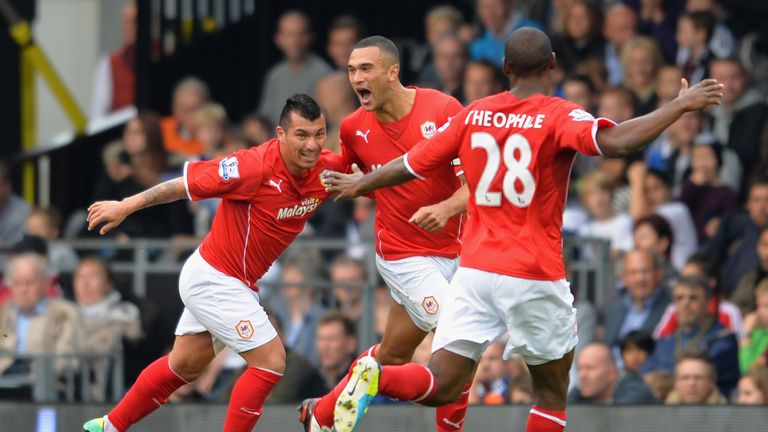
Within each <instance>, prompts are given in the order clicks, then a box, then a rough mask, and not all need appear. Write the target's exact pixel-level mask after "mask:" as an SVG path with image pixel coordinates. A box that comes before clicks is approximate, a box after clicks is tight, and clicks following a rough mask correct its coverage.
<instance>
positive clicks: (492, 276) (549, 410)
mask: <svg viewBox="0 0 768 432" xmlns="http://www.w3.org/2000/svg"><path fill="white" fill-rule="evenodd" d="M554 69H555V55H554V53H553V52H552V47H551V45H550V41H549V38H548V37H547V36H546V35H545V34H544V33H542V32H541V31H539V30H534V29H527V28H526V29H520V30H517V31H515V32H513V33H512V34H511V35H510V37H509V39H508V40H507V42H506V46H505V60H504V70H505V73H506V74H507V75H508V76H509V78H510V82H511V83H512V89H511V90H510V91H509V92H503V93H499V94H497V95H494V96H490V97H487V98H484V99H480V100H478V101H476V102H475V103H473V104H471V105H470V106H468V107H467V108H465V109H464V110H462V111H461V112H460V113H458V114H457V115H456V116H455V117H454V119H453V120H452V121H451V123H450V125H449V126H448V127H447V128H446V129H445V130H444V131H443V132H442V133H440V134H438V135H436V136H435V137H433V138H432V139H431V140H427V141H423V142H421V143H420V144H419V145H417V146H416V147H414V148H413V149H411V150H410V151H409V152H408V153H406V154H405V155H404V156H403V157H401V158H398V159H396V160H394V161H392V162H390V163H388V164H387V165H385V166H384V167H382V168H380V169H378V170H376V171H375V172H373V173H370V174H366V175H365V176H360V175H359V174H350V175H345V174H341V173H325V174H324V176H323V177H324V182H325V183H326V184H327V185H328V186H329V190H330V191H332V192H338V197H337V199H344V198H348V197H353V196H358V195H362V194H366V193H370V192H371V191H373V190H375V189H378V188H382V187H391V186H394V185H399V184H402V183H404V182H407V181H410V180H413V179H415V178H418V179H425V178H429V177H431V176H432V175H433V172H434V171H435V169H437V168H439V167H441V166H443V165H444V164H445V163H447V162H448V161H451V160H452V159H453V158H455V157H457V156H458V157H459V158H460V159H461V161H462V167H463V168H464V172H465V175H466V181H467V184H468V185H469V191H470V197H469V203H468V217H467V224H466V232H465V234H464V237H463V240H464V244H463V246H462V253H461V265H460V267H459V269H458V270H457V271H456V274H455V275H454V277H453V280H452V281H451V285H450V292H449V297H447V298H446V299H445V301H444V304H443V305H442V309H443V310H442V313H441V316H440V321H439V325H438V326H437V331H436V334H435V339H434V342H433V345H432V350H433V354H432V357H431V360H430V363H429V366H428V367H423V366H420V365H417V364H413V363H410V364H406V365H401V366H383V367H382V366H380V365H379V363H378V362H376V360H375V359H373V358H371V357H365V358H362V359H360V360H358V362H357V364H356V365H355V366H354V367H353V368H352V371H351V373H350V378H349V380H348V384H347V386H346V387H345V388H344V389H343V391H342V392H341V395H340V396H339V399H338V402H337V406H336V409H335V419H334V423H335V427H336V431H337V432H348V431H351V430H353V429H354V428H355V426H356V425H357V423H358V422H359V420H360V418H361V417H362V415H363V414H364V413H365V411H366V410H367V406H368V403H369V402H370V398H371V397H372V396H373V395H375V394H377V393H381V394H384V395H385V396H389V397H393V398H396V399H399V400H411V401H416V402H420V403H422V404H425V405H429V406H440V405H443V404H446V403H450V402H452V401H454V400H456V398H458V397H459V395H460V393H461V391H462V389H463V388H464V384H465V383H466V382H467V380H468V379H469V377H471V376H472V373H473V370H474V368H475V366H476V364H477V361H478V359H479V358H480V355H481V353H482V352H483V350H485V348H486V347H487V346H488V345H489V344H490V343H491V342H492V341H494V340H496V339H497V338H498V337H499V336H502V335H503V334H505V333H507V332H509V339H508V341H507V344H506V347H505V357H508V356H509V354H511V353H517V354H520V355H521V356H522V357H523V358H524V359H525V361H526V363H527V364H528V367H529V370H530V372H531V377H532V379H533V385H534V389H535V391H536V404H535V406H534V407H533V409H531V411H530V415H529V418H528V426H527V429H526V430H527V431H528V432H531V431H537V432H559V431H562V430H564V428H565V424H566V416H565V401H566V392H567V389H568V370H569V369H570V366H571V362H572V359H573V348H574V346H575V345H576V342H577V337H576V311H575V309H574V308H573V296H572V295H571V293H570V289H569V285H568V282H567V281H566V280H565V279H564V278H565V268H564V265H563V259H562V237H561V224H562V214H563V207H564V205H565V199H566V196H567V192H568V177H569V173H570V168H571V165H572V163H573V160H574V157H575V156H576V154H577V153H584V154H587V155H590V156H596V155H603V156H607V157H620V156H625V155H627V154H629V153H632V152H634V151H636V150H639V149H641V148H642V147H643V146H645V145H646V144H647V143H649V142H650V141H651V140H653V139H654V138H655V137H656V136H658V135H659V134H660V133H661V132H662V131H663V130H664V129H665V128H666V127H667V126H669V125H670V124H672V123H673V122H675V121H676V120H677V119H678V118H680V116H682V115H683V114H684V113H686V112H689V111H696V110H700V109H702V108H705V107H708V106H710V105H714V104H717V103H719V101H720V100H721V98H722V89H723V87H722V85H720V84H719V83H717V81H714V80H704V81H702V82H701V83H700V84H699V85H696V86H695V87H692V88H688V86H687V82H685V81H684V82H683V86H682V87H683V88H682V90H681V91H680V94H679V95H678V97H677V98H676V99H675V100H673V101H671V102H669V103H667V104H666V105H664V106H662V107H661V108H659V109H658V110H656V111H654V112H652V113H650V114H647V115H645V116H642V117H639V118H635V119H632V120H629V121H626V122H623V123H621V124H619V125H615V124H614V123H613V122H611V121H610V120H606V119H595V118H593V117H592V116H591V115H590V114H589V113H587V112H586V111H584V110H583V109H582V108H581V107H579V106H578V105H575V104H573V103H572V102H568V101H565V100H563V99H559V98H554V97H549V96H547V95H548V94H549V93H550V90H551V78H552V71H553V70H554Z"/></svg>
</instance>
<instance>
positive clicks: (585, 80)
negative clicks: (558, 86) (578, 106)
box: [563, 74, 597, 94]
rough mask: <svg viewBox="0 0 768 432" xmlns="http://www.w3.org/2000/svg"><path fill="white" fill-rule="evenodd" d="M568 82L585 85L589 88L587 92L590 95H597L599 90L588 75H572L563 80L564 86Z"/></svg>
mask: <svg viewBox="0 0 768 432" xmlns="http://www.w3.org/2000/svg"><path fill="white" fill-rule="evenodd" d="M567 82H577V83H581V84H584V85H585V86H586V87H587V90H588V91H589V93H590V94H595V92H596V91H597V88H596V87H595V83H594V82H593V81H592V79H591V78H590V77H588V76H586V75H580V74H577V75H571V76H569V77H567V78H565V80H563V84H565V83H567Z"/></svg>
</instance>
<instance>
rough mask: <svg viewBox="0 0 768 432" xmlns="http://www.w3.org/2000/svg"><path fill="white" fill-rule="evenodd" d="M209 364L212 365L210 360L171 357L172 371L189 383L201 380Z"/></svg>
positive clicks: (191, 357) (183, 356)
mask: <svg viewBox="0 0 768 432" xmlns="http://www.w3.org/2000/svg"><path fill="white" fill-rule="evenodd" d="M208 363H210V360H209V359H205V358H203V357H194V356H188V355H171V369H173V371H174V372H175V373H176V374H177V375H179V376H180V377H182V378H184V380H185V381H188V382H192V381H194V380H196V379H197V378H199V377H200V375H202V374H203V371H204V370H205V368H206V366H208Z"/></svg>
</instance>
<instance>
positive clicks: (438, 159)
mask: <svg viewBox="0 0 768 432" xmlns="http://www.w3.org/2000/svg"><path fill="white" fill-rule="evenodd" d="M462 114H466V113H464V112H463V111H462V112H460V113H458V114H457V115H456V116H454V118H453V120H452V121H449V122H447V123H445V124H444V125H442V126H441V127H440V129H438V134H437V135H435V136H434V137H432V138H431V139H425V140H422V141H421V142H420V143H418V144H416V145H415V146H414V147H413V148H412V149H411V151H409V152H408V153H406V154H405V156H404V157H403V161H404V162H405V167H406V168H407V169H408V171H410V172H411V174H413V175H414V176H415V177H416V178H419V179H422V180H423V179H425V178H426V176H427V175H428V174H429V172H430V171H432V170H434V169H437V168H439V167H441V166H445V165H446V164H450V163H451V162H452V161H453V160H454V159H456V158H457V157H458V156H459V148H460V147H461V135H462V134H461V132H462V131H463V129H464V128H463V126H464V125H463V124H461V121H460V118H463V115H462ZM456 117H459V118H456Z"/></svg>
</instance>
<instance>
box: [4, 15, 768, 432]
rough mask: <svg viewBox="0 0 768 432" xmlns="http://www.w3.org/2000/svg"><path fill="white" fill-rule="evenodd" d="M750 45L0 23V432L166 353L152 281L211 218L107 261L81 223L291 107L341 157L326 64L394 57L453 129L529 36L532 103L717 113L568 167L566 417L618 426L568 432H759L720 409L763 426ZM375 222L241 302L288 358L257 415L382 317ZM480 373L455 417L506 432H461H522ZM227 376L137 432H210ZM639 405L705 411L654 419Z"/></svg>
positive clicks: (516, 369)
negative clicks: (552, 65)
mask: <svg viewBox="0 0 768 432" xmlns="http://www.w3.org/2000/svg"><path fill="white" fill-rule="evenodd" d="M766 19H768V2H754V1H748V0H625V1H619V0H541V1H534V0H453V1H435V2H419V1H403V0H389V1H387V2H373V1H364V2H363V1H346V0H335V1H323V2H317V1H309V0H307V1H279V2H278V1H257V0H146V1H142V0H138V1H122V0H102V1H98V0H37V1H32V0H0V65H2V66H0V130H2V131H3V133H2V137H0V143H1V145H0V158H1V159H2V162H0V247H1V248H2V257H1V258H0V270H2V274H3V278H2V283H0V413H8V416H11V415H12V413H14V412H19V413H21V412H24V413H26V414H25V415H23V416H22V415H19V416H18V418H17V420H15V421H17V422H18V424H16V423H12V428H11V429H9V430H19V431H21V430H24V431H26V430H33V429H34V428H36V429H34V430H57V428H60V429H62V430H73V429H72V428H76V427H77V425H78V424H79V423H78V422H80V421H82V420H84V419H86V418H89V417H93V414H94V413H95V412H101V411H103V409H104V407H103V406H102V405H100V404H110V403H111V402H114V401H116V400H118V399H119V398H120V396H121V395H122V394H123V392H124V391H125V390H126V389H127V387H128V386H130V385H131V383H132V382H133V380H134V379H135V377H136V376H137V374H138V372H139V371H141V369H142V368H143V367H144V366H146V365H147V364H148V363H149V362H150V361H152V360H153V359H155V358H156V357H158V356H160V355H162V354H163V353H164V352H167V351H168V350H169V349H170V344H171V343H172V341H173V329H174V327H175V324H176V321H177V319H178V317H179V314H180V312H181V310H182V307H183V305H182V304H181V301H180V300H179V298H178V294H177V278H178V272H179V270H180V268H181V265H182V263H183V261H184V259H185V258H186V257H187V256H188V255H189V254H190V253H191V252H192V251H193V250H194V248H195V246H196V245H197V243H198V242H199V240H200V239H201V238H202V237H203V236H204V235H205V234H206V233H207V232H208V230H209V228H210V223H211V220H212V218H213V215H214V214H215V212H216V208H217V205H218V202H217V201H216V200H206V201H202V202H196V203H189V202H177V203H174V204H171V205H166V206H162V207H155V208H152V209H148V210H144V211H142V212H140V213H138V214H135V215H132V216H131V217H129V218H128V219H127V220H126V221H125V223H124V224H123V225H122V226H121V227H120V228H119V229H117V230H115V231H113V232H112V233H110V235H108V236H107V237H97V236H95V235H94V234H93V233H89V232H88V231H87V230H86V229H85V214H86V213H85V209H86V208H87V206H88V205H89V204H90V203H91V202H93V201H95V200H103V199H121V198H123V197H125V196H128V195H132V194H134V193H137V192H139V191H141V190H144V189H146V188H148V187H151V186H153V185H155V184H157V183H159V182H161V181H164V180H166V179H169V178H173V177H175V176H178V175H180V174H181V166H182V165H183V163H184V162H185V161H187V160H202V159H210V158H216V157H219V156H223V155H226V154H228V153H230V152H232V151H236V150H239V149H243V148H249V147H253V146H258V145H260V144H262V143H263V142H265V141H267V140H269V139H270V138H272V137H274V135H275V132H274V127H275V122H276V119H277V116H278V115H279V112H280V109H281V108H282V105H283V103H284V101H285V99H286V98H287V97H289V96H290V95H291V94H293V93H296V92H305V93H309V94H311V95H313V96H314V97H316V98H317V100H318V102H319V103H320V105H321V107H322V108H323V110H324V111H325V113H326V119H327V122H328V129H329V140H328V147H329V148H330V149H331V150H333V151H337V152H338V151H340V150H339V142H338V126H339V124H340V122H341V120H342V119H343V118H344V117H345V116H346V115H348V114H350V113H351V112H353V111H354V110H356V109H357V108H358V102H357V98H356V97H355V94H354V93H353V91H352V89H351V87H350V86H349V83H348V79H347V74H346V62H347V59H348V57H349V53H350V52H351V51H352V49H353V47H354V44H355V43H356V42H357V40H359V39H361V38H362V37H365V36H369V35H374V34H381V35H384V36H386V37H388V38H390V39H392V40H393V41H394V42H395V43H396V44H397V46H398V48H399V50H400V55H401V79H402V81H403V82H404V83H405V84H407V85H417V86H421V87H429V88H435V89H438V90H441V91H443V92H445V93H447V94H450V95H452V96H454V97H456V98H457V99H458V100H459V101H460V102H461V103H462V104H464V105H467V104H469V103H471V102H473V101H475V100H477V99H479V98H482V97H485V96H488V95H491V94H494V93H497V92H499V91H502V90H505V89H507V88H508V86H509V83H508V82H507V80H506V78H505V77H504V75H503V72H502V71H501V68H500V67H501V62H502V57H503V43H504V41H505V38H506V36H507V35H508V34H509V33H510V32H511V31H513V30H515V29H517V28H520V27H524V26H533V27H537V28H540V29H542V30H544V31H546V32H547V33H548V34H549V35H550V37H551V39H552V43H553V49H554V50H555V53H556V55H557V58H558V63H559V66H558V69H557V70H556V71H555V74H554V75H555V79H556V81H557V86H556V90H555V95H556V96H560V97H563V98H566V99H569V100H572V101H574V102H576V103H578V104H580V105H581V106H583V107H584V108H585V109H586V110H587V111H589V112H591V113H593V114H594V115H595V116H602V117H608V118H610V119H612V120H615V121H619V122H621V121H625V120H628V119H630V118H632V117H634V116H637V115H642V114H646V113H648V112H650V111H651V110H653V109H655V108H656V107H658V106H661V105H663V104H665V103H667V102H669V101H670V100H671V99H673V98H674V97H675V96H676V95H677V92H678V91H679V88H680V80H681V78H686V79H688V81H689V82H691V83H692V84H695V83H697V82H699V81H701V80H702V79H705V78H709V77H713V78H716V79H718V80H720V81H721V82H722V83H723V84H724V85H725V90H724V100H723V103H722V104H721V105H720V106H718V107H715V108H713V109H711V110H709V111H707V112H702V113H689V114H686V115H685V116H683V118H681V119H680V120H679V121H677V122H676V123H675V124H673V125H672V126H670V127H669V128H668V129H667V130H666V131H665V132H664V133H663V134H662V135H661V136H660V137H659V138H658V139H657V140H656V141H654V142H652V143H651V144H650V145H649V146H648V147H647V148H646V149H645V150H644V151H642V152H638V153H637V154H634V155H630V156H629V157H627V158H625V159H611V160H603V159H600V158H589V157H581V156H579V157H578V158H577V159H576V162H575V164H574V167H573V171H572V182H571V192H570V197H569V201H568V206H567V208H566V211H565V214H564V228H563V229H564V234H565V239H566V241H565V245H564V256H565V259H566V262H567V265H568V272H569V280H570V281H571V286H572V289H573V292H574V295H575V297H576V307H577V309H578V312H579V314H578V316H579V337H580V343H579V346H578V347H577V358H576V362H575V364H574V368H573V370H572V373H571V392H570V394H569V400H570V401H571V402H572V403H573V404H574V406H575V405H577V404H579V405H627V406H629V408H622V409H617V410H610V411H609V410H599V409H598V410H595V409H594V408H592V407H585V406H575V407H574V408H573V410H572V411H571V412H573V413H574V414H573V421H572V422H571V424H572V425H574V426H573V427H574V428H575V430H607V429H613V430H648V429H653V428H655V429H660V430H673V428H674V429H680V428H682V429H683V430H687V429H693V428H698V429H700V430H757V429H754V428H757V427H759V426H756V425H760V424H763V425H764V424H765V422H766V421H768V410H766V409H765V408H764V407H763V408H762V409H750V410H744V409H741V408H737V407H735V405H767V404H768V367H767V366H766V364H767V363H768V228H767V227H768V97H767V96H766V95H767V94H768V28H766V26H765V25H764V22H765V21H766ZM375 213H376V204H375V202H374V201H372V200H369V199H366V198H360V199H358V200H355V201H351V202H343V203H327V204H325V205H324V206H323V207H321V208H320V209H319V210H318V211H317V213H316V214H315V215H314V216H313V218H312V219H311V220H310V222H309V224H308V225H307V227H306V229H305V231H304V232H303V233H302V235H301V236H300V238H299V240H298V241H297V242H296V244H294V245H293V246H292V247H291V248H289V249H288V250H287V251H286V252H285V253H284V254H283V256H282V257H281V258H280V259H279V260H278V261H277V262H275V263H274V265H273V266H272V268H271V269H270V271H269V272H268V273H267V274H266V275H265V276H264V278H263V279H262V280H261V281H260V282H259V286H260V288H261V299H262V303H263V304H264V305H265V307H267V308H268V311H269V314H270V316H271V317H272V319H273V321H274V324H275V326H276V327H278V328H279V329H280V334H281V338H282V340H283V341H284V343H285V345H286V346H287V347H288V348H289V354H288V366H287V372H286V378H285V379H283V380H282V381H281V383H280V385H279V386H278V387H277V388H276V390H275V391H274V392H273V394H272V395H271V402H272V403H274V404H276V405H277V404H294V403H296V402H298V401H300V400H301V399H303V398H305V397H311V396H316V395H320V394H323V393H325V392H326V391H327V390H328V389H329V387H330V386H332V385H333V384H334V383H335V382H336V381H337V380H338V379H339V377H340V376H341V375H343V374H344V373H345V372H346V369H347V367H348V364H349V362H350V360H351V359H353V358H354V357H355V355H356V353H357V352H358V350H359V349H360V348H362V347H368V346H370V345H371V344H372V343H375V342H376V341H377V340H378V339H379V338H380V336H381V333H382V332H383V329H384V326H385V324H386V318H387V313H388V308H389V302H390V301H391V300H390V299H389V293H388V290H387V288H386V286H385V285H384V283H383V282H382V281H381V279H380V277H379V276H378V274H377V272H376V269H375V264H374V261H373V257H374V256H373V239H374V234H373V220H374V216H375ZM430 342H431V338H429V337H428V338H427V340H426V341H425V343H424V344H423V345H422V347H420V349H419V350H418V352H417V354H416V357H415V358H414V360H415V361H419V362H426V361H427V360H428V358H429V352H430ZM501 351H502V344H500V343H499V344H494V345H491V347H490V348H489V350H488V351H487V352H486V354H485V355H484V356H483V358H482V360H481V362H480V367H479V369H478V373H477V377H476V380H475V384H474V386H473V388H472V393H471V399H470V400H471V402H472V403H473V404H476V405H494V406H495V405H520V407H517V408H510V409H508V410H498V409H492V408H488V411H480V410H474V411H473V410H472V409H470V417H469V418H468V420H467V425H468V426H467V428H468V430H489V429H492V428H495V427H497V426H493V425H494V424H498V425H499V426H498V427H504V426H505V425H509V424H510V423H508V422H507V421H506V420H504V419H508V418H509V417H515V418H518V417H519V419H518V420H520V419H523V418H525V409H524V407H526V406H527V405H528V404H530V403H531V402H532V400H533V394H532V388H531V382H530V378H529V376H528V373H527V370H526V367H525V365H524V363H523V362H522V361H521V360H520V359H518V358H514V357H513V358H512V359H509V360H504V359H503V358H502V356H501ZM243 367H244V363H243V362H242V361H241V360H240V359H239V357H238V356H237V355H234V354H232V353H230V352H227V351H224V352H223V353H222V354H221V355H219V357H217V359H216V360H215V361H214V363H213V364H212V365H211V367H210V368H209V369H208V370H207V371H206V373H205V374H204V375H203V376H202V377H201V378H200V379H199V380H198V381H196V382H195V383H192V384H190V385H188V386H185V387H183V388H182V389H181V390H179V391H178V392H177V393H176V394H175V395H174V396H173V398H172V402H173V403H174V404H176V403H179V404H186V403H196V404H198V403H199V404H205V405H200V407H199V408H194V409H191V410H189V409H188V408H187V406H186V405H180V406H179V407H178V411H174V410H175V408H170V409H168V408H164V410H161V413H163V414H158V415H157V417H153V418H154V419H155V420H152V419H150V420H151V421H154V422H155V423H151V422H149V423H147V424H148V425H149V426H145V427H146V428H147V429H146V430H155V429H153V428H157V427H159V425H162V426H164V427H168V428H169V430H175V429H174V428H180V429H179V430H181V428H184V430H210V429H211V428H216V427H218V426H217V425H218V422H220V419H221V416H223V412H224V408H223V407H222V406H221V405H220V404H222V403H225V402H226V401H227V398H228V396H229V391H230V389H231V386H232V384H233V383H234V381H235V380H236V379H237V377H238V376H239V374H240V372H241V371H242V370H243ZM380 402H381V403H385V404H389V405H390V406H388V407H387V409H388V410H394V411H386V413H388V414H384V415H382V416H381V417H380V419H381V421H392V420H391V419H392V418H394V417H398V418H400V420H399V421H402V422H403V423H402V424H401V426H402V430H424V429H425V428H426V429H428V428H430V427H432V426H430V425H431V411H430V410H425V409H415V408H412V407H409V406H408V405H404V404H396V403H392V402H391V401H384V400H382V401H380ZM59 404H64V405H59ZM641 404H648V405H653V407H644V408H642V409H641V408H637V405H641ZM665 404H666V405H692V406H701V405H721V407H720V408H718V409H716V410H703V409H700V408H699V409H697V408H695V407H691V408H686V410H689V411H680V412H681V413H683V412H684V413H688V414H687V415H679V416H669V415H663V414H654V413H664V412H665V411H663V408H662V405H665ZM19 410H22V411H19ZM100 410H101V411H100ZM185 410H186V411H185ZM398 410H400V411H398ZM166 412H167V413H166ZM274 412H275V414H274V416H275V417H274V419H273V421H272V423H267V424H266V425H263V424H261V425H260V426H259V427H260V428H262V429H260V430H286V428H287V429H290V426H284V425H285V424H288V425H293V422H294V420H293V419H292V418H291V416H292V413H291V411H290V410H288V409H287V408H285V407H276V408H275V409H274ZM675 412H678V411H675ZM392 413H395V414H392ZM481 413H482V414H481ZM27 414H28V415H27ZM269 415H270V416H271V415H272V413H271V412H270V414H269ZM195 416H199V417H200V418H201V419H202V418H207V419H209V420H200V421H199V422H198V421H197V420H195V421H193V420H189V419H190V418H191V419H195V418H197V417H195ZM2 417H3V418H6V417H7V416H6V415H3V416H2ZM185 419H186V420H185ZM210 419H213V420H210ZM633 419H634V420H633ZM638 419H641V420H642V421H641V420H638ZM635 420H637V421H639V422H640V423H639V426H637V429H632V427H635V426H631V425H632V424H635V423H637V421H635ZM205 421H209V422H212V423H210V424H208V423H205ZM288 421H290V422H291V423H285V422H288ZM376 421H377V420H375V418H374V420H370V418H369V420H366V422H367V423H366V425H369V426H366V427H371V428H372V429H370V430H376V429H375V427H376V426H375V422H376ZM494 421H497V423H493V422H494ZM516 421H517V420H516ZM569 421H570V420H569ZM518 423H519V422H518ZM514 424H517V423H514ZM152 425H155V426H152ZM206 425H207V426H206ZM296 426H298V425H296ZM379 427H381V425H379ZM520 427H522V426H520ZM137 429H138V430H143V429H141V427H139V428H137ZM296 429H297V430H298V428H296Z"/></svg>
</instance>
